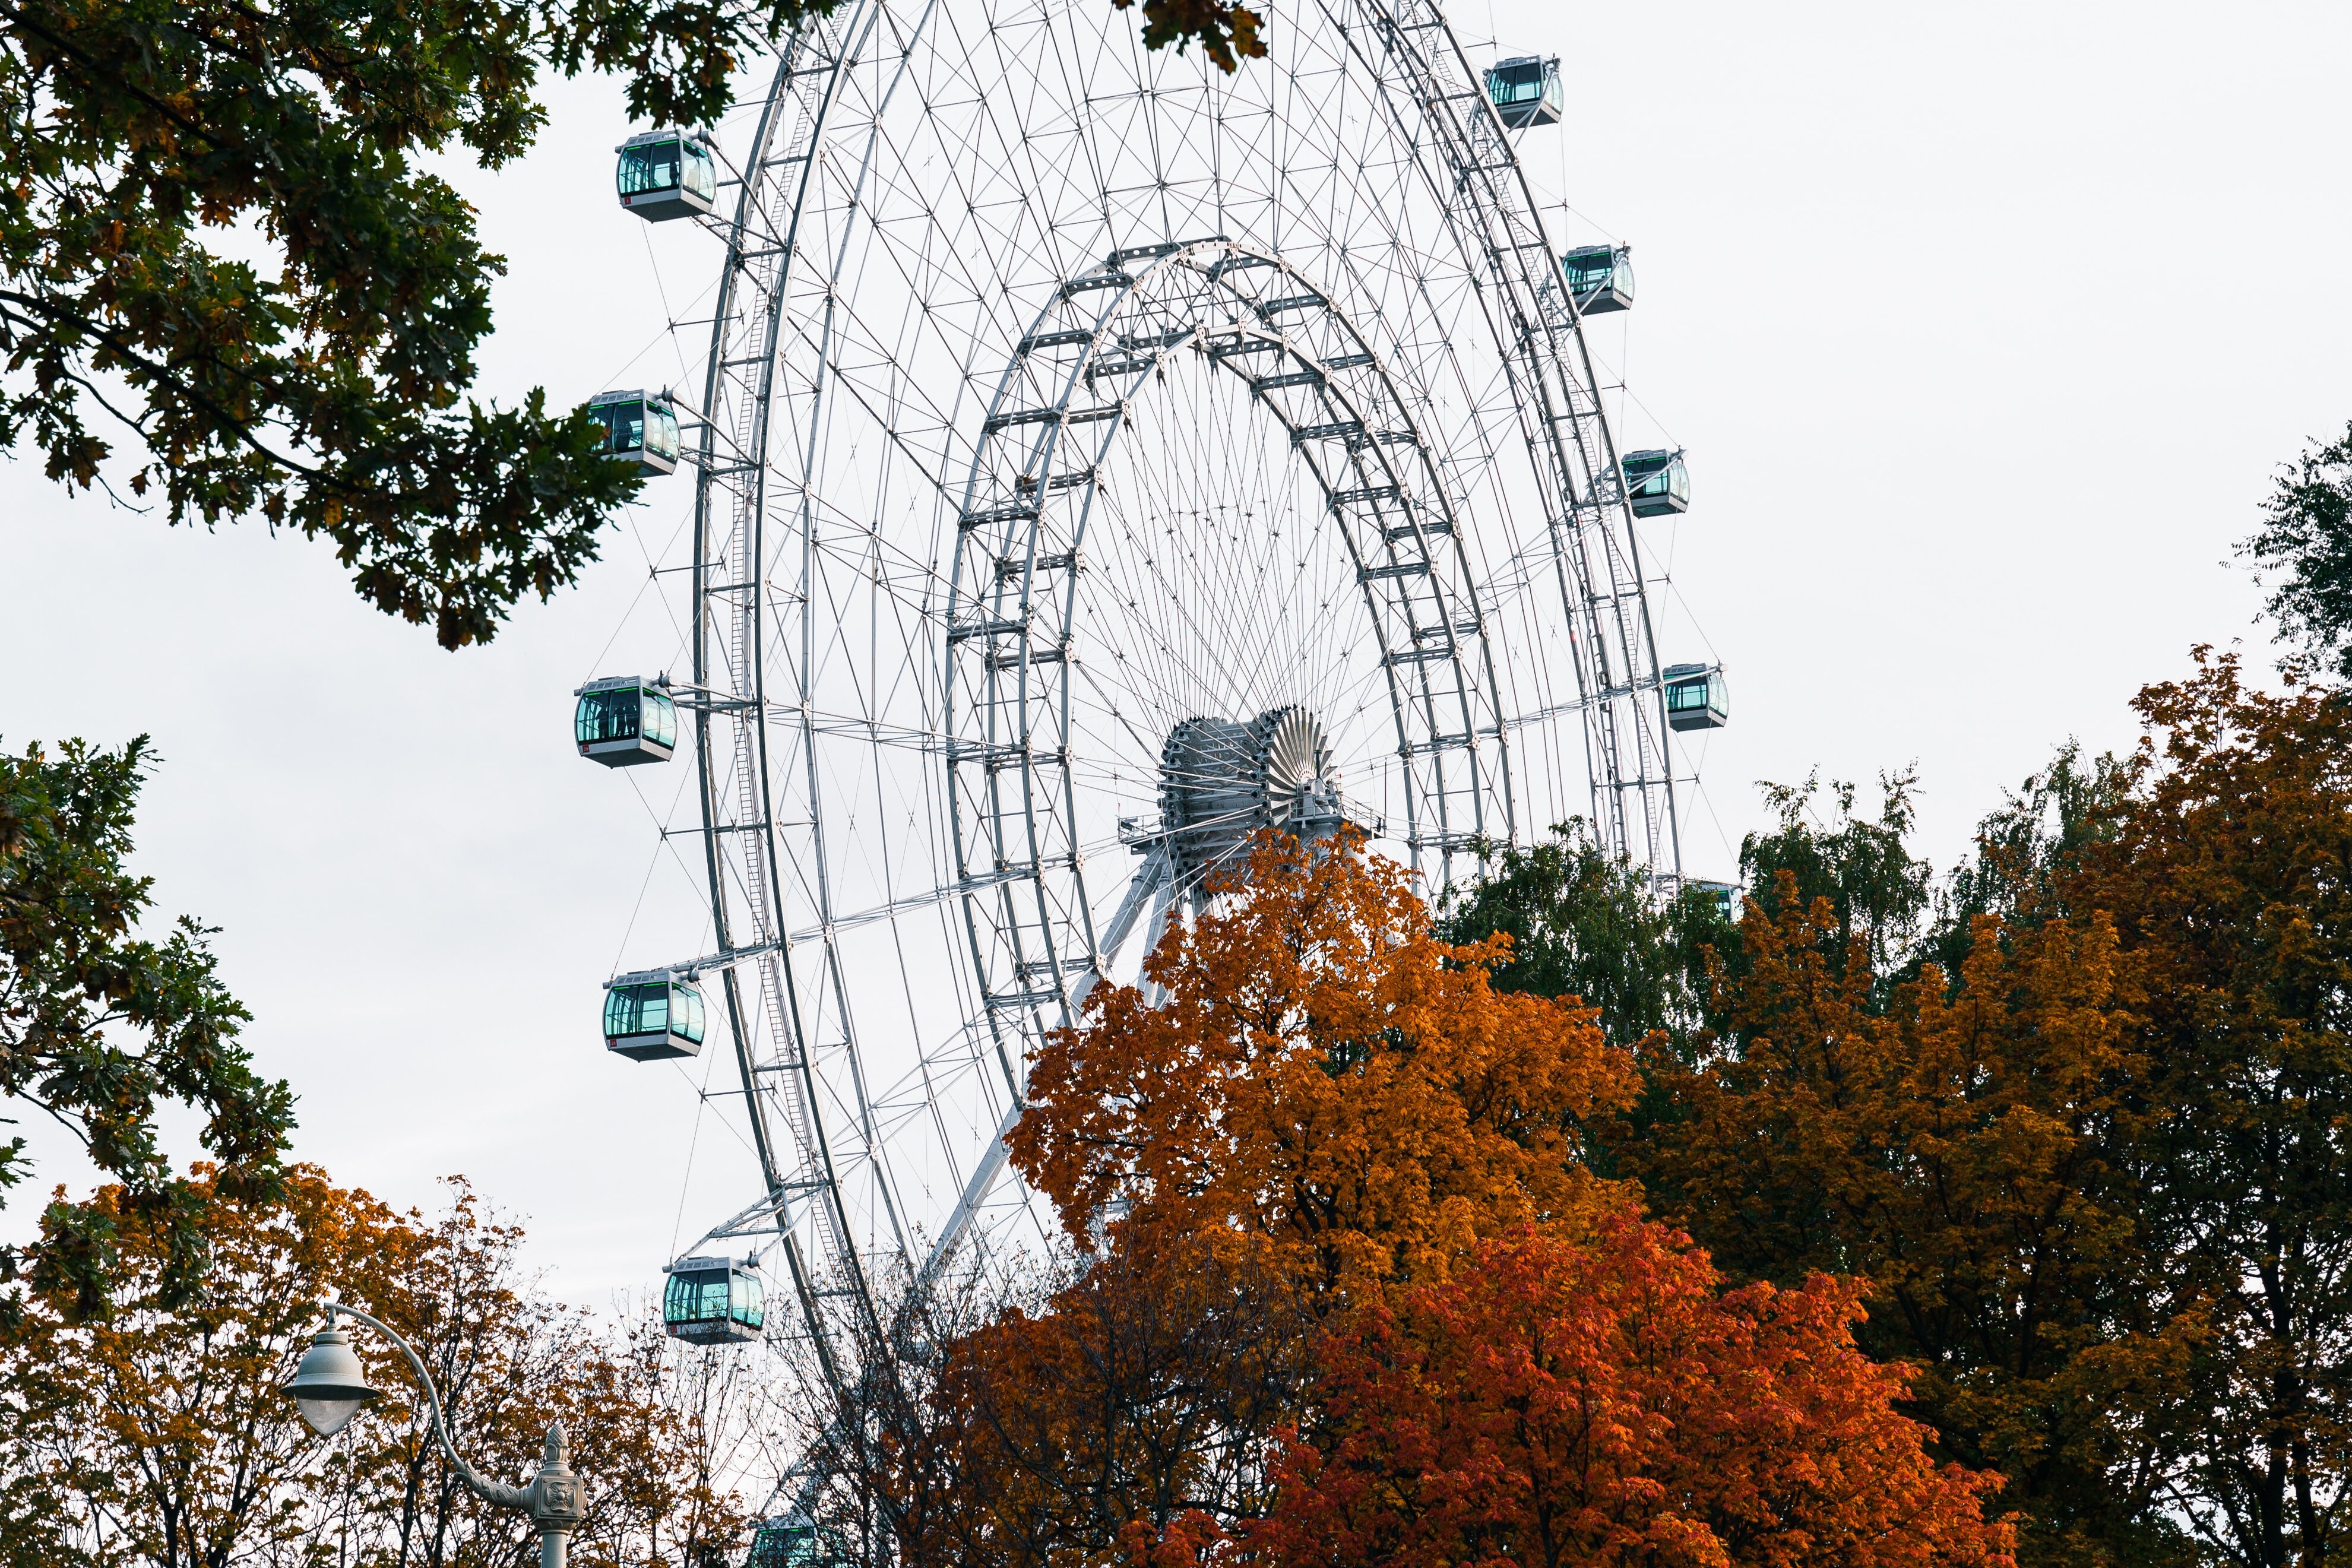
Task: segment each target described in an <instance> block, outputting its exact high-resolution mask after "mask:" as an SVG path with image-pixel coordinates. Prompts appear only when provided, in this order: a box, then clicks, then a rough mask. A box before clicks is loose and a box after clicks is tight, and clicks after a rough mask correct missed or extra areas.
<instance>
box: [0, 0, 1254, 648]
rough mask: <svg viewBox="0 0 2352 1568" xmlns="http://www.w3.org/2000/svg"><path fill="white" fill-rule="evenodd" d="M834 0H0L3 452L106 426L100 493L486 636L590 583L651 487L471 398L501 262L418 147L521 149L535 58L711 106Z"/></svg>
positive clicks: (1178, 6) (1232, 33)
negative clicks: (123, 459)
mask: <svg viewBox="0 0 2352 1568" xmlns="http://www.w3.org/2000/svg"><path fill="white" fill-rule="evenodd" d="M1113 3H1114V4H1115V5H1121V6H1124V5H1129V4H1130V3H1131V0H1113ZM833 4H835V0H658V3H655V4H644V3H640V0H468V3H466V4H457V3H455V0H425V3H423V4H408V3H405V0H355V3H352V4H333V3H325V0H289V3H287V4H282V5H268V6H258V5H247V4H245V3H243V0H193V3H192V0H0V167H5V169H6V170H7V176H6V178H5V180H0V355H5V360H4V361H0V425H5V430H6V432H7V439H8V442H9V444H10V445H11V447H12V448H13V446H14V444H16V442H17V441H18V440H19V439H22V440H25V441H27V442H29V443H30V444H31V445H32V446H33V447H34V448H35V449H37V450H38V451H39V452H40V453H41V454H42V455H43V458H44V461H45V466H46V470H47V474H48V476H49V477H50V478H51V479H53V480H58V481H63V482H65V483H67V484H68V485H72V486H83V487H87V486H95V485H101V484H110V483H111V482H112V476H114V475H115V474H116V473H117V472H119V470H118V469H117V468H116V467H115V466H113V465H110V459H111V458H113V456H114V455H115V451H116V447H117V444H119V443H122V442H125V441H127V442H128V443H129V444H130V446H131V448H132V449H133V450H134V451H135V453H136V455H135V456H133V457H132V458H131V460H130V461H131V465H130V467H129V471H128V473H127V475H124V476H122V478H121V483H123V484H124V485H126V486H127V487H128V488H129V490H130V491H131V493H132V494H133V495H135V496H146V495H148V494H150V493H155V494H157V495H159V496H160V498H161V502H162V505H163V507H164V509H165V511H166V513H167V515H168V516H169V517H170V518H171V520H172V521H173V522H174V523H183V522H185V523H202V524H204V525H206V526H212V525H215V524H218V523H221V522H225V521H233V520H236V519H238V518H241V517H250V516H254V515H256V514H257V515H259V516H260V517H263V518H265V519H267V520H268V523H269V524H270V526H271V527H272V528H278V527H286V528H295V529H299V531H300V532H302V533H303V534H305V535H308V536H320V535H323V536H325V537H326V538H330V539H331V540H333V541H334V544H335V547H336V551H337V554H338V556H339V558H340V559H341V561H342V562H343V564H344V565H345V566H346V567H348V568H350V569H352V572H353V575H354V580H355V583H356V586H357V588H358V590H359V591H360V592H361V594H362V596H364V597H365V598H367V599H368V600H370V601H373V603H375V604H376V605H378V606H379V607H381V608H382V609H383V610H384V611H385V612H389V613H394V614H397V615H400V616H402V617H404V619H406V620H408V621H410V622H428V621H429V622H432V624H433V627H434V630H435V633H436V636H437V637H438V638H439V640H440V642H441V643H442V645H443V646H445V647H449V648H457V647H460V646H463V645H465V644H466V643H474V642H479V641H484V640H487V639H488V638H489V637H490V636H492V635H493V634H495V633H496V632H497V630H498V628H499V623H500V622H501V621H502V620H503V619H504V618H505V617H506V615H507V614H508V613H509V612H510V611H511V609H512V608H513V606H514V605H515V603H516V602H517V601H519V600H520V598H521V596H522V595H523V594H525V593H535V594H537V595H538V596H540V597H541V598H542V599H544V598H546V597H547V596H548V595H549V594H551V593H552V592H553V591H554V590H555V589H557V588H558V587H561V586H563V585H565V584H568V583H570V582H572V580H574V579H575V578H576V577H577V576H578V574H579V572H580V571H581V570H582V569H583V567H584V566H585V565H586V563H588V562H589V561H591V560H593V559H594V558H595V555H596V550H597V535H598V532H599V530H600V529H601V528H602V527H603V525H604V520H605V519H606V518H607V517H609V516H610V515H611V513H612V512H613V510H614V507H618V506H619V505H620V504H621V503H623V502H624V501H625V500H627V499H628V498H629V497H632V496H633V495H635V493H636V490H637V487H638V485H639V483H640V481H639V479H638V478H637V476H635V475H634V474H632V473H630V472H628V471H626V470H625V469H624V468H623V467H622V466H621V465H616V464H614V463H611V462H609V461H606V460H604V459H603V458H602V457H600V456H599V455H597V452H596V449H595V448H596V436H595V427H594V425H593V423H591V422H590V420H589V419H588V418H587V416H586V415H585V414H584V413H577V412H560V411H559V412H550V410H549V408H548V406H547V400H546V397H545V395H544V393H543V392H541V391H538V390H534V391H532V392H530V394H528V395H527V396H526V397H525V398H524V399H523V400H522V402H521V403H520V405H519V406H516V407H512V408H499V407H496V406H486V405H484V404H483V403H481V402H478V401H476V400H473V399H471V398H469V396H468V392H469V390H470V389H471V387H472V386H473V384H474V380H475V374H476V365H475V353H476V350H477V349H478V346H479V345H480V343H481V341H482V340H483V338H484V337H485V336H487V335H488V332H489V330H490V308H489V292H490V283H491V280H492V278H494V277H497V276H498V275H499V273H500V272H501V271H502V270H503V269H504V263H503V261H502V260H501V259H500V258H499V256H494V255H492V254H490V253H489V252H488V251H486V250H484V249H483V248H482V246H481V245H480V243H479V240H478V236H477V234H476V232H475V225H474V214H473V211H472V209H471V208H470V207H468V206H467V204H466V203H465V202H464V200H462V199H461V198H460V197H459V196H458V194H457V192H456V191H455V190H454V189H452V188H451V187H450V186H449V184H448V183H446V181H444V180H442V179H441V178H439V177H438V176H437V175H436V174H433V173H431V172H426V171H425V169H424V168H422V167H420V163H421V162H422V161H424V160H426V159H428V158H432V157H435V156H439V155H447V154H452V153H455V154H457V155H459V156H463V157H467V158H470V159H471V160H472V161H474V162H477V163H478V164H479V165H480V166H482V167H484V168H497V167H499V166H500V165H502V164H504V163H507V162H509V161H511V160H512V159H514V158H515V157H517V156H518V155H520V153H521V152H523V151H524V149H525V148H527V147H528V146H529V145H530V141H531V140H532V138H533V136H534V135H535V134H536V132H537V131H539V129H540V127H541V124H542V122H543V121H544V120H545V110H544V109H543V108H542V106H541V102H540V100H539V99H538V98H537V96H536V89H537V87H538V85H539V82H540V80H541V77H542V76H543V75H545V74H547V73H550V72H553V73H559V74H562V75H567V76H568V75H572V74H576V73H578V72H580V71H582V70H583V69H589V68H594V69H598V70H606V71H616V72H619V73H621V74H622V75H623V76H624V77H625V78H626V80H627V88H628V106H629V111H630V113H631V114H632V115H634V116H637V117H640V118H645V119H650V120H656V121H660V122H670V123H700V122H706V121H709V120H716V119H717V118H718V117H719V114H720V113H721V112H722V111H723V110H725V109H726V108H727V106H728V98H729V83H730V78H731V77H732V75H733V73H734V72H735V71H736V70H737V69H738V68H740V67H741V66H742V65H743V64H744V63H746V62H747V61H748V60H749V59H750V58H751V57H753V56H754V55H755V54H756V53H757V52H759V51H760V50H761V48H762V47H765V46H767V45H769V44H771V43H772V42H773V41H774V40H775V39H776V38H777V37H780V36H781V35H782V33H783V32H784V31H785V30H787V29H788V28H790V27H791V26H793V24H794V23H795V22H797V21H798V20H800V19H801V18H802V17H803V16H807V15H811V14H814V13H821V12H824V11H827V10H830V9H831V8H832V5H833ZM1144 15H1145V36H1146V38H1147V41H1149V42H1151V43H1153V44H1155V45H1164V44H1169V43H1174V44H1177V45H1179V46H1181V45H1183V44H1185V43H1186V42H1188V41H1189V40H1192V39H1198V40H1199V41H1200V42H1201V43H1202V47H1203V48H1204V49H1205V51H1206V52H1207V54H1208V55H1209V57H1211V58H1212V59H1213V60H1214V61H1216V63H1218V64H1219V65H1221V66H1223V68H1225V69H1227V70H1231V69H1233V68H1234V65H1235V63H1236V61H1235V56H1236V54H1257V53H1263V52H1264V51H1263V47H1262V46H1261V45H1259V44H1258V42H1257V27H1258V19H1257V17H1256V16H1255V15H1254V14H1252V13H1251V12H1250V11H1248V10H1247V9H1245V8H1244V7H1242V6H1239V5H1231V4H1225V3H1223V0H1146V4H1145V6H1144ZM256 251H258V252H259V253H260V254H261V257H262V259H259V260H255V259H247V257H249V256H252V255H253V253H254V252H256Z"/></svg>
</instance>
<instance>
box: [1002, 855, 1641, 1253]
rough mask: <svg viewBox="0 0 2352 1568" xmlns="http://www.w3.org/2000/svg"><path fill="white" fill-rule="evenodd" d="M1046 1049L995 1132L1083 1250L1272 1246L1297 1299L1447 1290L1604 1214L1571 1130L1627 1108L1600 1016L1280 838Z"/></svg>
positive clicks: (1393, 883) (1361, 868)
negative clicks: (1535, 1235) (1506, 1245)
mask: <svg viewBox="0 0 2352 1568" xmlns="http://www.w3.org/2000/svg"><path fill="white" fill-rule="evenodd" d="M1220 889H1221V891H1220V894H1219V897H1218V899H1217V901H1216V904H1215V905H1214V906H1213V907H1212V908H1211V909H1210V910H1209V911H1208V912H1207V913H1205V914H1204V915H1202V917H1201V918H1200V919H1199V920H1197V921H1195V922H1194V923H1192V925H1190V926H1188V927H1178V928H1176V929H1173V930H1171V932H1170V934H1169V936H1167V938H1166V939H1165V940H1164V941H1163V942H1162V943H1161V944H1160V946H1159V948H1158V949H1157V950H1156V951H1154V952H1153V953H1152V954H1151V956H1150V958H1149V959H1148V960H1147V961H1146V963H1145V965H1144V974H1145V976H1146V977H1147V978H1149V979H1150V980H1151V981H1153V982H1154V983H1156V984H1157V985H1159V986H1160V988H1162V990H1163V991H1164V993H1165V999H1164V1000H1163V1001H1162V1002H1160V1005H1158V1006H1153V1005H1151V1004H1150V1002H1148V1001H1147V1000H1146V999H1145V997H1144V994H1143V993H1142V992H1141V991H1140V990H1139V989H1137V988H1134V987H1131V986H1121V987H1104V988H1098V989H1097V991H1096V992H1095V996H1094V1000H1093V1002H1092V1009H1091V1010H1092V1013H1093V1017H1092V1019H1091V1020H1090V1022H1089V1024H1088V1026H1087V1028H1085V1029H1083V1030H1063V1031H1061V1032H1060V1033H1059V1034H1058V1035H1056V1036H1055V1038H1054V1040H1052V1042H1051V1043H1049V1044H1048V1045H1047V1046H1046V1048H1045V1050H1044V1051H1041V1052H1040V1053H1039V1055H1038V1057H1037V1060H1036V1061H1035V1063H1034V1065H1033V1066H1032V1067H1031V1069H1030V1074H1029V1106H1028V1109H1027V1111H1026V1113H1024V1115H1023V1117H1022V1119H1021V1122H1020V1124H1019V1125H1018V1126H1017V1127H1015V1128H1014V1130H1013V1135H1012V1137H1011V1138H1010V1139H1009V1140H1008V1143H1009V1144H1010V1145H1011V1149H1012V1155H1013V1163H1014V1164H1015V1165H1016V1166H1019V1167H1020V1169H1021V1172H1022V1174H1023V1175H1024V1176H1026V1177H1027V1178H1028V1179H1029V1181H1030V1182H1031V1183H1032V1184H1033V1185H1034V1186H1035V1187H1037V1188H1038V1189H1040V1190H1042V1191H1044V1192H1045V1193H1047V1194H1048V1195H1050V1196H1051V1197H1052V1198H1053V1200H1054V1203H1055V1207H1057V1208H1058V1209H1059V1210H1060V1212H1061V1216H1062V1220H1063V1223H1064V1225H1065V1226H1066V1227H1067V1228H1068V1229H1069V1233H1070V1235H1071V1238H1072V1239H1073V1240H1074V1241H1075V1242H1076V1244H1077V1245H1078V1246H1079V1247H1080V1248H1082V1249H1091V1248H1092V1247H1093V1246H1094V1245H1095V1241H1094V1232H1095V1229H1096V1228H1097V1226H1098V1225H1099V1224H1100V1223H1101V1222H1102V1221H1103V1220H1104V1218H1107V1217H1108V1216H1112V1215H1119V1216H1121V1217H1122V1218H1118V1220H1117V1221H1116V1223H1115V1224H1114V1226H1113V1229H1114V1230H1116V1231H1117V1232H1118V1233H1119V1234H1120V1235H1122V1236H1135V1235H1139V1234H1142V1233H1145V1232H1149V1233H1151V1234H1152V1235H1154V1236H1155V1237H1158V1238H1162V1239H1166V1238H1173V1237H1189V1238H1192V1239H1196V1240H1198V1241H1199V1242H1201V1243H1202V1244H1203V1245H1215V1246H1219V1247H1227V1248H1230V1247H1237V1246H1239V1245H1241V1243H1242V1242H1243V1241H1244V1240H1247V1241H1248V1242H1250V1243H1253V1244H1255V1245H1256V1246H1257V1247H1259V1248H1262V1249H1264V1252H1265V1260H1266V1261H1267V1262H1268V1263H1269V1264H1270V1265H1271V1266H1272V1267H1274V1268H1276V1270H1279V1271H1280V1272H1282V1273H1283V1274H1284V1275H1285V1276H1286V1277H1287V1278H1290V1279H1292V1280H1294V1281H1297V1282H1298V1283H1299V1285H1300V1286H1301V1288H1302V1289H1305V1290H1307V1291H1316V1292H1319V1291H1330V1290H1344V1289H1345V1288H1346V1287H1347V1286H1349V1285H1350V1284H1353V1283H1357V1282H1369V1281H1385V1280H1391V1279H1424V1278H1439V1277H1443V1276H1444V1273H1445V1271H1446V1270H1447V1269H1448V1268H1449V1267H1450V1266H1451V1262H1452V1260H1453V1259H1454V1258H1456V1257H1458V1256H1460V1255H1461V1254H1462V1253H1464V1252H1465V1251H1467V1250H1468V1249H1470V1248H1471V1247H1472V1246H1473V1245H1474V1244H1475V1242H1476V1240H1477V1239H1478V1238H1480V1237H1482V1236H1492V1235H1496V1234H1497V1233H1499V1232H1500V1231H1502V1230H1503V1229H1505V1228H1509V1227H1511V1226H1515V1225H1520V1224H1527V1223H1537V1224H1544V1225H1567V1226H1570V1227H1571V1228H1572V1227H1574V1226H1575V1225H1577V1224H1579V1223H1580V1222H1581V1221H1582V1220H1583V1219H1585V1218H1588V1217H1590V1216H1591V1214H1592V1213H1593V1212H1594V1211H1595V1210H1596V1208H1597V1207H1599V1206H1600V1205H1601V1204H1603V1203H1605V1202H1608V1201H1610V1197H1611V1191H1612V1189H1611V1188H1610V1187H1609V1185H1608V1184H1606V1183H1603V1182H1601V1181H1599V1180H1597V1179H1596V1178H1595V1177H1594V1176H1592V1175H1591V1173H1590V1171H1589V1170H1588V1169H1587V1168H1586V1166H1585V1164H1584V1161H1583V1159H1582V1150H1581V1147H1580V1139H1581V1128H1582V1126H1583V1124H1584V1123H1585V1122H1586V1120H1587V1119H1588V1118H1590V1117H1591V1116H1592V1115H1593V1114H1594V1113H1596V1112H1598V1111H1604V1110H1605V1111H1618V1110H1622V1109H1623V1108H1624V1107H1625V1106H1626V1105H1627V1104H1629V1103H1631V1099H1632V1095H1633V1087H1634V1076H1633V1062H1632V1060H1631V1058H1630V1057H1629V1056H1628V1055H1627V1054H1626V1053H1625V1052H1623V1051H1618V1050H1616V1049H1613V1048H1612V1047H1611V1046H1610V1045H1609V1044H1608V1043H1607V1041H1606V1040H1603V1039H1602V1038H1601V1030H1600V1029H1599V1028H1598V1026H1597V1025H1596V1024H1595V1022H1594V1020H1593V1015H1592V1011H1591V1009H1588V1008H1584V1007H1581V1006H1578V1005H1575V1004H1567V1005H1563V1004H1561V1003H1559V1002H1556V1001H1553V1000H1551V999H1549V998H1542V997H1533V996H1527V995H1522V994H1518V993H1513V992H1505V991H1498V990H1496V988H1494V986H1493V985H1492V983H1491V982H1490V980H1489V977H1488V971H1489V970H1490V969H1491V967H1493V966H1494V964H1495V963H1496V960H1497V959H1498V958H1500V957H1501V956H1503V955H1504V954H1505V953H1506V952H1507V946H1505V944H1504V943H1503V942H1501V941H1490V942H1487V943H1483V944H1479V945H1475V946H1451V945H1449V944H1447V943H1444V942H1441V941H1439V940H1438V939H1437V938H1436V937H1435V936H1433V934H1432V931H1431V926H1430V915H1429V909H1428V906H1427V905H1426V904H1423V902H1422V900H1421V899H1420V898H1419V897H1418V896H1417V895H1416V894H1414V892H1413V890H1412V875H1411V873H1409V872H1407V871H1406V870H1405V869H1404V868H1403V867H1402V866H1400V865H1397V864H1396V863H1394V862H1391V861H1386V860H1382V859H1379V858H1377V857H1373V856H1370V855H1367V854H1364V853H1363V852H1361V849H1360V843H1358V842H1354V841H1351V842H1349V843H1348V844H1347V845H1346V846H1345V847H1342V848H1338V849H1333V850H1331V851H1329V852H1310V851H1307V850H1305V849H1302V848H1301V847H1300V846H1299V845H1298V843H1297V841H1295V840H1292V839H1288V838H1278V837H1273V836H1269V837H1266V838H1265V839H1262V840H1261V841H1259V842H1258V843H1257V844H1256V845H1255V847H1254V849H1253V851H1252V852H1251V854H1250V857H1249V862H1248V864H1247V867H1246V869H1245V871H1244V872H1243V873H1242V874H1240V875H1238V876H1231V877H1228V878H1227V879H1225V880H1224V881H1223V883H1221V884H1220Z"/></svg>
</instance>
